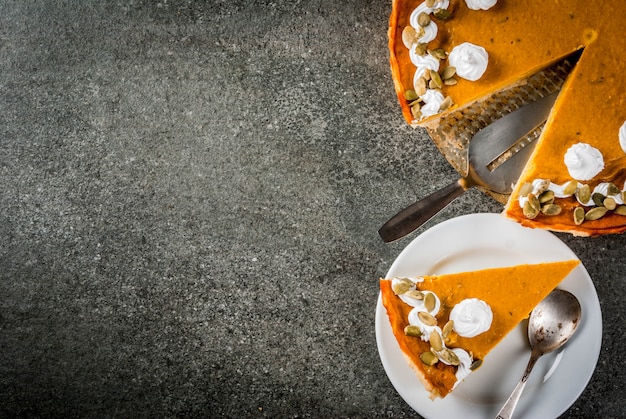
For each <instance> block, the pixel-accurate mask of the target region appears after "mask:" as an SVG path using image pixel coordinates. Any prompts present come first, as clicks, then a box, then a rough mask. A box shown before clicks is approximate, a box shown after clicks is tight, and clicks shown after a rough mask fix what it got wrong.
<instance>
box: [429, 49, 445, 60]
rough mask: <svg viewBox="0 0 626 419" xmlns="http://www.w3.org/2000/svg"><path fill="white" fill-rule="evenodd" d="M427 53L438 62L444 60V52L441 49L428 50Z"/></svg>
mask: <svg viewBox="0 0 626 419" xmlns="http://www.w3.org/2000/svg"><path fill="white" fill-rule="evenodd" d="M428 53H429V54H430V55H432V56H433V57H435V58H436V59H438V60H445V59H446V52H445V51H444V50H443V48H437V49H433V50H429V51H428Z"/></svg>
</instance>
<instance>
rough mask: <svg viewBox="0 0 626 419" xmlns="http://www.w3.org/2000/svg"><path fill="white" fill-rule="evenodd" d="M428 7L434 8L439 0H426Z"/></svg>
mask: <svg viewBox="0 0 626 419" xmlns="http://www.w3.org/2000/svg"><path fill="white" fill-rule="evenodd" d="M425 3H426V7H428V8H429V9H432V8H433V7H435V3H437V0H426V2H425Z"/></svg>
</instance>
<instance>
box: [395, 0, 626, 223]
mask: <svg viewBox="0 0 626 419" xmlns="http://www.w3.org/2000/svg"><path fill="white" fill-rule="evenodd" d="M470 7H471V8H470ZM472 8H473V9H476V10H473V9H472ZM481 8H482V9H484V10H482V9H481ZM624 22H626V7H624V2H623V1H622V0H607V1H603V2H601V3H598V4H594V5H591V4H590V3H589V2H588V1H585V0H568V1H565V2H552V1H549V2H545V1H536V0H534V1H528V2H521V1H504V0H499V1H496V0H449V1H448V0H426V1H423V0H393V5H392V12H391V18H390V27H389V49H390V62H391V71H392V77H393V80H394V83H395V90H396V93H397V96H398V98H399V101H400V104H401V108H402V113H403V115H404V117H405V119H406V120H407V122H408V123H410V124H411V125H414V126H422V127H425V128H426V129H428V131H429V133H430V134H431V137H432V138H433V140H435V143H437V145H438V147H439V148H440V150H442V152H443V153H444V155H445V156H446V158H448V160H449V161H450V162H451V163H452V164H453V166H455V168H456V169H457V170H459V167H458V166H459V165H458V164H455V162H453V160H454V159H455V158H456V157H455V156H456V155H462V154H463V153H462V151H463V150H462V149H463V146H458V147H457V144H452V145H451V144H448V142H446V141H444V140H443V139H442V138H443V137H445V135H444V134H445V131H446V130H447V129H448V127H450V126H453V127H456V130H457V133H456V134H457V135H448V137H452V138H454V137H456V138H459V137H461V136H462V135H461V134H462V133H463V131H464V130H467V129H468V127H473V128H475V129H480V128H481V127H483V126H484V125H486V124H488V123H489V122H490V119H491V120H493V119H494V118H497V117H500V116H501V115H503V114H505V113H506V112H507V111H510V110H511V109H507V108H508V107H509V103H508V102H507V103H502V101H501V100H500V99H498V100H496V101H495V102H494V101H493V100H492V98H493V97H494V96H496V95H499V94H502V93H503V92H508V91H510V92H516V91H521V93H519V94H518V95H517V96H518V99H519V101H520V102H521V103H525V102H528V101H532V100H533V97H535V98H536V97H540V96H543V95H545V94H547V93H550V92H551V91H553V90H560V94H559V97H558V99H557V102H556V103H555V106H554V108H553V109H552V113H551V115H550V117H549V119H548V121H547V123H546V125H545V127H544V129H543V132H542V134H541V137H540V138H539V140H538V141H537V146H536V148H535V150H534V152H533V154H532V156H531V158H530V160H529V163H528V165H527V166H526V168H525V170H524V172H523V173H522V175H521V177H520V180H519V182H518V183H517V185H516V187H515V188H514V191H513V193H512V194H511V195H510V197H509V196H504V197H500V198H501V199H500V200H501V201H502V202H505V201H506V206H505V210H504V215H505V216H506V217H508V218H510V219H512V220H515V221H517V222H519V223H521V224H523V225H525V226H530V227H535V228H544V229H549V230H553V231H564V232H570V233H573V234H576V235H600V234H609V233H621V232H624V231H626V205H625V203H626V193H625V191H626V77H625V76H624V70H625V68H626V66H625V65H624V62H625V59H626V37H624V36H623V35H622V31H623V29H622V28H623V26H624ZM568 57H570V58H571V57H574V58H573V67H572V68H571V73H570V74H569V75H566V78H565V81H564V83H563V82H562V80H561V81H558V80H550V78H547V79H544V80H542V81H541V82H540V83H536V84H535V85H533V88H532V89H531V90H530V93H529V90H528V89H526V88H525V87H526V86H525V85H527V84H529V80H531V79H532V78H533V77H534V75H535V74H537V73H538V72H540V71H542V70H544V69H546V68H549V67H550V66H553V65H555V64H556V63H559V62H561V61H562V60H564V59H566V58H568ZM515 89H518V90H515ZM505 96H506V95H505ZM515 106H519V104H517V105H515ZM470 138H471V135H470ZM452 141H454V140H452ZM450 147H451V148H453V149H454V150H452V151H450ZM529 195H531V196H529ZM540 195H542V196H541V197H540ZM535 198H537V199H535Z"/></svg>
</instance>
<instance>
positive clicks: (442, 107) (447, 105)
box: [439, 96, 454, 111]
mask: <svg viewBox="0 0 626 419" xmlns="http://www.w3.org/2000/svg"><path fill="white" fill-rule="evenodd" d="M453 104H454V102H452V98H451V97H450V96H447V97H446V98H445V99H444V100H443V102H441V104H440V105H439V110H440V111H445V110H446V109H449V108H450V107H451V106H452V105H453Z"/></svg>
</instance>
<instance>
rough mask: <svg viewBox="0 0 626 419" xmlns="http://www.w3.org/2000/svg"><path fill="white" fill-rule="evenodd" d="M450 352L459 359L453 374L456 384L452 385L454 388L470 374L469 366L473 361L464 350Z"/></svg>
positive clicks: (458, 349) (456, 349)
mask: <svg viewBox="0 0 626 419" xmlns="http://www.w3.org/2000/svg"><path fill="white" fill-rule="evenodd" d="M451 350H452V352H454V353H455V354H456V356H457V357H458V358H459V361H461V363H460V364H459V367H458V369H457V370H456V374H455V375H456V383H454V387H456V386H457V385H458V384H459V383H460V382H461V381H463V379H464V378H465V377H467V376H468V375H469V374H470V372H472V370H471V366H472V362H473V360H472V357H471V356H470V354H469V353H468V352H467V351H466V350H465V349H462V348H452V349H451ZM454 387H453V388H454Z"/></svg>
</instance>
